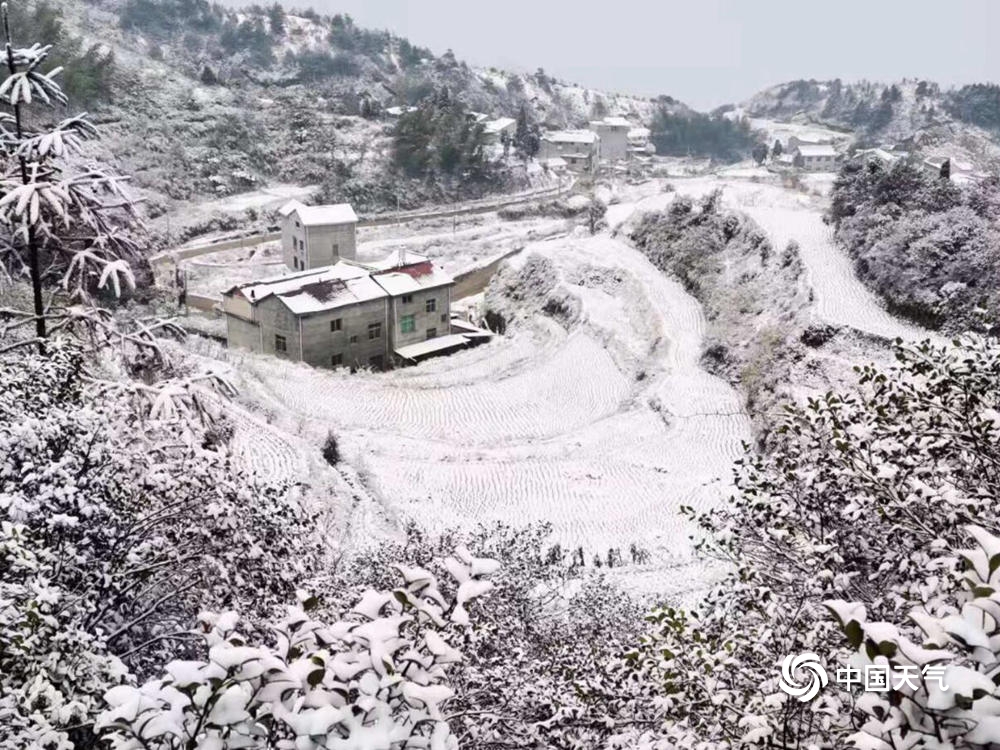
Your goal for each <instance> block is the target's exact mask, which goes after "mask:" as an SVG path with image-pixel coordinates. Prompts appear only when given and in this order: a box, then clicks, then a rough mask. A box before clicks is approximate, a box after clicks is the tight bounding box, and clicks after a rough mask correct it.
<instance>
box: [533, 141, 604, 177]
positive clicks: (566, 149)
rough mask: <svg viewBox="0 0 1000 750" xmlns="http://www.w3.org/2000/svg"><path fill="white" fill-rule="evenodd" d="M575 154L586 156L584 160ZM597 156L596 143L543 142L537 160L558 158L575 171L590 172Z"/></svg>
mask: <svg viewBox="0 0 1000 750" xmlns="http://www.w3.org/2000/svg"><path fill="white" fill-rule="evenodd" d="M577 154H587V158H586V159H579V158H577V157H576V155H577ZM596 155H597V144H596V143H553V142H552V141H546V140H543V141H542V143H541V148H540V149H539V151H538V158H539V159H551V158H552V157H555V156H559V157H562V158H563V159H565V160H566V164H567V165H568V166H569V167H570V168H571V169H573V170H575V171H578V172H579V171H586V170H590V169H592V168H593V166H594V161H595V158H596Z"/></svg>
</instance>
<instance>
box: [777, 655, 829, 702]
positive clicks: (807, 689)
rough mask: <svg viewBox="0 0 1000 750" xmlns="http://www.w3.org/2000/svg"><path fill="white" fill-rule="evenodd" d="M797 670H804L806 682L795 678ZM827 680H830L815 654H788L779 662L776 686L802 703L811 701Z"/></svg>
mask: <svg viewBox="0 0 1000 750" xmlns="http://www.w3.org/2000/svg"><path fill="white" fill-rule="evenodd" d="M799 672H805V673H806V674H807V675H808V682H805V683H801V682H799V681H798V680H796V676H797V674H798V673H799ZM828 682H830V678H829V677H828V676H827V674H826V670H825V669H824V668H823V665H822V664H821V663H820V660H819V657H818V656H817V655H816V654H812V653H805V654H799V655H798V656H794V655H792V654H789V655H788V656H786V657H785V660H784V661H783V662H782V663H781V676H780V677H779V678H778V687H780V688H781V690H782V691H783V692H785V693H788V695H790V696H792V697H793V698H798V699H799V700H800V701H802V702H803V703H806V702H808V701H811V700H812V699H813V698H815V697H816V696H817V695H819V691H820V690H822V689H823V688H825V687H826V686H827V683H828Z"/></svg>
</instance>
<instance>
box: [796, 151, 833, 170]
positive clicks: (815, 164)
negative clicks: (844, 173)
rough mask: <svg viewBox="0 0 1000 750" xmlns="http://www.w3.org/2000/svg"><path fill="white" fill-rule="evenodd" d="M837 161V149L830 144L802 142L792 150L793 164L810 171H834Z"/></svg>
mask: <svg viewBox="0 0 1000 750" xmlns="http://www.w3.org/2000/svg"><path fill="white" fill-rule="evenodd" d="M836 162H837V150H836V149H835V148H834V147H833V146H831V145H828V144H827V145H809V144H802V145H799V146H796V147H795V149H794V150H793V151H792V164H794V165H796V166H798V167H800V168H802V169H805V170H807V171H810V172H832V171H833V170H834V169H835V168H836Z"/></svg>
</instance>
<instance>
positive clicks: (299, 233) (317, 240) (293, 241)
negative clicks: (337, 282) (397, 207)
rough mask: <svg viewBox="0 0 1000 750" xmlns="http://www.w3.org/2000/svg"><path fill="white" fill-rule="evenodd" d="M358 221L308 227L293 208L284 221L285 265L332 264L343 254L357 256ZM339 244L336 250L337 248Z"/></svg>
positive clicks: (319, 265) (300, 267) (296, 268)
mask: <svg viewBox="0 0 1000 750" xmlns="http://www.w3.org/2000/svg"><path fill="white" fill-rule="evenodd" d="M356 229H357V225H356V224H354V223H350V224H330V225H327V226H314V227H306V226H304V225H303V224H302V222H301V221H299V217H298V214H297V213H296V212H295V211H292V213H290V214H289V215H288V216H286V217H285V219H284V221H283V222H282V224H281V250H282V258H283V259H284V261H285V265H286V266H288V267H289V268H290V269H292V270H293V271H296V270H303V269H307V268H321V267H323V266H332V265H333V264H334V263H336V262H337V261H338V260H340V259H341V258H347V259H348V260H354V257H355V252H356V249H357V239H356V234H357V232H356ZM334 245H336V246H337V247H336V252H335V251H334Z"/></svg>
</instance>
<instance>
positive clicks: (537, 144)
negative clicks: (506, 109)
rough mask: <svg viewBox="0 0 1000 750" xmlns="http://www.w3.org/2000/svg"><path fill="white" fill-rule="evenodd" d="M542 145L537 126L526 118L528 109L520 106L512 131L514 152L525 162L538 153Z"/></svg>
mask: <svg viewBox="0 0 1000 750" xmlns="http://www.w3.org/2000/svg"><path fill="white" fill-rule="evenodd" d="M541 145H542V138H541V132H540V131H539V128H538V125H537V124H535V123H533V122H532V121H531V120H530V119H529V118H528V108H527V107H526V106H525V105H523V104H522V105H521V110H520V112H518V113H517V127H516V128H515V130H514V150H515V151H516V152H517V154H518V156H520V157H521V158H522V159H524V160H525V161H528V159H531V158H532V157H533V156H535V154H537V153H538V150H539V148H541Z"/></svg>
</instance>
